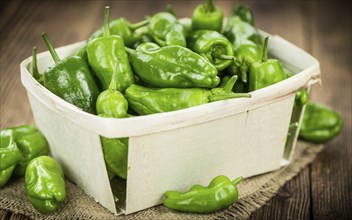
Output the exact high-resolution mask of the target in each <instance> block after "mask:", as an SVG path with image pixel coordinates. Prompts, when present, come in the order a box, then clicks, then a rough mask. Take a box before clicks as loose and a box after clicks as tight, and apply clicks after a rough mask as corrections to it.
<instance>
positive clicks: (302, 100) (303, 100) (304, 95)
mask: <svg viewBox="0 0 352 220" xmlns="http://www.w3.org/2000/svg"><path fill="white" fill-rule="evenodd" d="M283 69H284V72H285V74H286V78H290V77H292V76H293V75H294V74H293V73H292V72H290V71H289V70H288V69H286V68H283ZM308 101H309V94H308V90H307V89H306V88H303V89H300V90H299V91H298V92H297V93H296V96H295V102H294V103H295V104H294V105H295V107H302V106H304V105H305V104H307V103H308Z"/></svg>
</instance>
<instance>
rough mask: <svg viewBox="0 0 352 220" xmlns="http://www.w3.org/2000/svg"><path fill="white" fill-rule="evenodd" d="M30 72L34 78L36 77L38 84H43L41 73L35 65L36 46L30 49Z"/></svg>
mask: <svg viewBox="0 0 352 220" xmlns="http://www.w3.org/2000/svg"><path fill="white" fill-rule="evenodd" d="M31 73H32V76H33V78H34V79H36V80H37V81H38V82H39V83H40V84H43V81H44V79H43V75H42V74H40V73H39V71H38V65H37V48H36V47H33V49H32V63H31Z"/></svg>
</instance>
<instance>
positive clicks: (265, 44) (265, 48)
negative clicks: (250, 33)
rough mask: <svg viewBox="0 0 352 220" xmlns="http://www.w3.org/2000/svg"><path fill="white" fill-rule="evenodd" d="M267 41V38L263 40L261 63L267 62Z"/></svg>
mask: <svg viewBox="0 0 352 220" xmlns="http://www.w3.org/2000/svg"><path fill="white" fill-rule="evenodd" d="M268 41H269V37H266V38H265V40H264V47H263V56H262V62H266V61H267V60H268Z"/></svg>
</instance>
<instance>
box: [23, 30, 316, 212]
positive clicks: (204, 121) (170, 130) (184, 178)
mask: <svg viewBox="0 0 352 220" xmlns="http://www.w3.org/2000/svg"><path fill="white" fill-rule="evenodd" d="M261 34H262V35H263V36H268V35H269V34H267V33H264V32H261ZM84 43H85V42H79V43H75V44H71V45H68V46H64V47H61V48H58V49H57V52H58V54H59V56H60V57H61V58H64V57H67V56H69V55H71V54H73V53H74V52H75V51H76V49H77V48H79V47H80V46H81V45H83V44H84ZM269 54H270V56H271V57H274V58H277V59H279V60H280V61H281V62H282V64H283V65H284V67H285V68H287V69H288V70H289V71H291V72H293V73H294V74H295V75H294V76H292V77H290V78H289V79H287V80H284V81H282V82H279V83H277V84H274V85H272V86H269V87H266V88H263V89H260V90H257V91H254V92H252V93H251V95H252V97H251V98H237V99H229V100H224V101H217V102H213V103H209V104H205V105H201V106H197V107H192V108H188V109H183V110H178V111H174V112H167V113H160V114H153V115H147V116H138V117H133V118H123V119H113V118H101V117H98V116H96V115H92V114H89V113H86V112H83V111H82V110H80V109H79V108H77V107H75V106H74V105H72V104H70V103H68V102H66V101H64V100H62V99H60V98H59V97H57V96H56V95H54V94H53V93H51V92H50V91H49V90H47V89H46V88H45V87H43V86H42V85H40V84H39V83H38V82H37V81H36V80H35V79H34V78H33V77H32V75H31V74H30V72H29V66H30V63H31V57H29V58H27V59H26V60H24V61H23V62H22V63H21V80H22V83H23V85H24V86H25V88H26V90H27V94H28V98H29V101H30V104H31V108H32V111H33V115H34V119H35V122H36V124H37V126H38V128H39V129H40V130H41V131H42V132H43V134H44V135H45V137H46V138H47V140H48V142H49V144H50V150H51V154H52V156H53V157H54V158H55V159H56V160H57V161H58V162H59V163H60V164H61V165H62V167H63V169H64V172H65V175H66V176H67V177H68V178H69V179H70V180H72V181H73V182H75V183H76V184H77V185H78V186H80V187H81V188H82V189H83V190H84V191H85V192H86V193H87V194H88V195H90V196H92V197H93V198H94V199H95V200H96V201H97V202H99V203H100V204H101V205H103V206H104V207H106V208H107V209H108V210H110V211H111V212H113V213H115V214H121V213H124V214H129V213H133V212H136V211H139V210H142V209H146V208H149V207H152V206H155V205H157V204H160V203H162V202H163V198H164V197H163V194H164V192H165V191H167V190H178V191H185V190H187V189H188V188H189V187H190V186H192V185H194V184H203V185H207V184H208V183H209V181H210V180H211V179H212V178H214V177H215V176H217V175H220V174H223V175H226V176H228V177H229V178H232V179H233V178H235V177H238V176H243V177H249V176H253V175H257V174H261V173H265V172H269V171H272V170H276V169H278V168H280V167H281V166H284V165H286V164H288V163H290V159H291V156H292V154H293V152H294V150H295V144H296V141H297V136H298V132H297V131H298V130H299V125H300V121H301V118H302V117H301V115H302V113H303V111H304V108H293V103H294V97H295V93H296V92H297V91H298V90H299V89H302V88H310V86H311V85H313V84H314V83H316V82H319V81H320V67H319V62H318V61H317V60H316V59H315V58H314V57H312V56H311V55H309V54H307V53H306V52H305V51H303V50H302V49H300V48H298V47H296V46H295V45H293V44H291V43H289V42H288V41H286V40H284V39H282V38H281V37H279V36H275V35H272V36H270V43H269ZM38 64H39V65H38V67H39V70H40V71H41V72H43V70H44V69H46V68H47V67H49V66H52V65H53V64H54V62H53V60H52V58H51V56H50V54H49V52H48V51H46V52H43V53H40V54H38ZM293 122H297V123H296V124H298V126H297V127H295V129H291V128H289V127H290V126H289V125H290V124H292V123H293ZM289 130H290V132H289V133H290V135H289V138H287V137H288V136H287V134H288V131H289ZM100 136H105V137H109V138H120V137H129V149H128V176H127V180H121V179H117V178H114V179H113V180H112V181H109V178H108V174H107V171H106V167H105V162H104V156H103V152H102V147H101V143H100ZM286 140H287V141H286Z"/></svg>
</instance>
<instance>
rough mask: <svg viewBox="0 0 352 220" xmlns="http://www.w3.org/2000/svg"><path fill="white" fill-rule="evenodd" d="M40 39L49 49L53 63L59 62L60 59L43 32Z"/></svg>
mask: <svg viewBox="0 0 352 220" xmlns="http://www.w3.org/2000/svg"><path fill="white" fill-rule="evenodd" d="M42 37H43V40H44V42H45V44H46V46H47V47H48V49H49V52H50V54H51V56H52V57H53V59H54V61H55V63H57V62H60V57H59V55H57V53H56V51H55V49H54V47H53V45H52V44H51V42H50V40H49V37H48V35H47V34H46V33H45V32H43V33H42Z"/></svg>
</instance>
